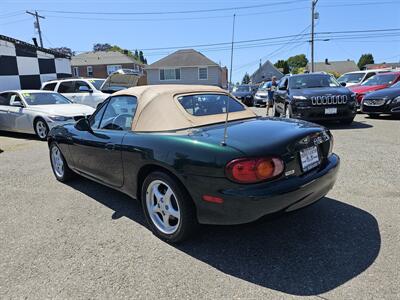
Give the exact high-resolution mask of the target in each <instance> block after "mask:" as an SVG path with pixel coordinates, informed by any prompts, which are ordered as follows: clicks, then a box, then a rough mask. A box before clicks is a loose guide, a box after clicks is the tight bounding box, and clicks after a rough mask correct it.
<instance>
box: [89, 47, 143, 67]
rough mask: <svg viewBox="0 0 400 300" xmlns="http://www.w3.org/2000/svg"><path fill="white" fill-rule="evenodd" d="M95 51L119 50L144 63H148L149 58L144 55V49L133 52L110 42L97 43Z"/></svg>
mask: <svg viewBox="0 0 400 300" xmlns="http://www.w3.org/2000/svg"><path fill="white" fill-rule="evenodd" d="M93 51H117V52H121V53H123V54H125V55H128V56H130V57H132V58H134V59H135V60H137V61H139V62H141V63H142V64H147V59H146V58H145V57H144V54H143V51H141V50H140V51H138V50H135V52H134V53H133V52H132V51H130V50H126V49H123V48H121V47H120V46H118V45H113V46H111V45H110V44H95V45H94V46H93Z"/></svg>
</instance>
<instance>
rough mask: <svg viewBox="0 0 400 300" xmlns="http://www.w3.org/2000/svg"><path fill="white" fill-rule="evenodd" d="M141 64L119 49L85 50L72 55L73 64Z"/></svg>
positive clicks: (74, 65) (75, 65)
mask: <svg viewBox="0 0 400 300" xmlns="http://www.w3.org/2000/svg"><path fill="white" fill-rule="evenodd" d="M132 63H135V64H139V65H143V64H142V63H140V62H138V61H136V60H135V59H134V58H133V57H130V56H128V55H125V54H123V53H121V52H118V51H97V52H85V53H81V54H79V55H76V56H72V60H71V65H72V66H73V67H77V66H92V65H119V64H132Z"/></svg>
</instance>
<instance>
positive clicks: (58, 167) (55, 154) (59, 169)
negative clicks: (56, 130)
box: [51, 147, 64, 177]
mask: <svg viewBox="0 0 400 300" xmlns="http://www.w3.org/2000/svg"><path fill="white" fill-rule="evenodd" d="M51 161H52V163H53V169H54V172H55V173H56V174H57V176H59V177H62V176H63V175H64V162H63V160H62V158H61V152H60V149H58V147H53V148H52V149H51Z"/></svg>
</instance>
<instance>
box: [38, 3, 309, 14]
mask: <svg viewBox="0 0 400 300" xmlns="http://www.w3.org/2000/svg"><path fill="white" fill-rule="evenodd" d="M305 1H308V0H291V1H281V2H279V1H277V2H272V3H271V2H268V3H264V4H257V5H248V6H237V7H225V8H212V9H197V10H180V11H158V12H98V11H97V12H93V11H66V10H41V11H42V12H51V13H59V14H79V15H169V14H191V13H206V12H218V11H236V10H246V9H253V8H260V7H266V6H268V7H269V6H276V5H286V4H292V3H298V2H305Z"/></svg>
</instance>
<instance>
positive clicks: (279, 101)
mask: <svg viewBox="0 0 400 300" xmlns="http://www.w3.org/2000/svg"><path fill="white" fill-rule="evenodd" d="M288 80H289V78H288V77H283V78H282V79H281V81H280V82H279V85H278V89H277V90H276V91H275V93H274V100H275V107H276V109H277V111H278V112H280V113H283V112H284V111H285V101H286V96H287V88H288Z"/></svg>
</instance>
